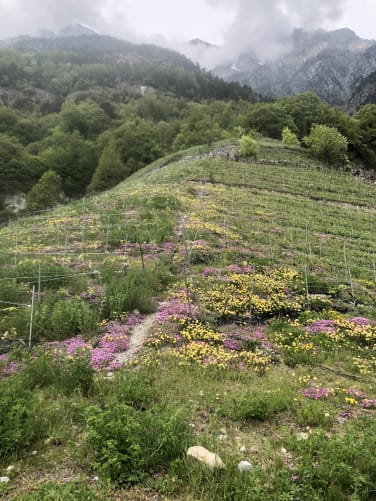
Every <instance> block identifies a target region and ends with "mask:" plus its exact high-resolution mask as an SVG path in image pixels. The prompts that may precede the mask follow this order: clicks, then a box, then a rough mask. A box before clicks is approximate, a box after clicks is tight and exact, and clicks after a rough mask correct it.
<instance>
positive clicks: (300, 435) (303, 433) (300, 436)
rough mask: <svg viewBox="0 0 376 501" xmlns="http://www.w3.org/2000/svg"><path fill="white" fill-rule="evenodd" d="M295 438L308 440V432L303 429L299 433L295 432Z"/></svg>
mask: <svg viewBox="0 0 376 501" xmlns="http://www.w3.org/2000/svg"><path fill="white" fill-rule="evenodd" d="M296 438H297V439H298V440H299V441H300V440H308V438H309V433H306V432H304V431H302V432H300V433H297V434H296Z"/></svg>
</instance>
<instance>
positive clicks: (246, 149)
mask: <svg viewBox="0 0 376 501" xmlns="http://www.w3.org/2000/svg"><path fill="white" fill-rule="evenodd" d="M239 143H240V155H241V156H242V157H254V158H257V157H258V155H259V153H260V147H259V145H258V144H257V141H256V140H255V139H253V138H252V137H251V136H242V137H241V138H240V141H239Z"/></svg>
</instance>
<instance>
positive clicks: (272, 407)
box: [221, 391, 291, 421]
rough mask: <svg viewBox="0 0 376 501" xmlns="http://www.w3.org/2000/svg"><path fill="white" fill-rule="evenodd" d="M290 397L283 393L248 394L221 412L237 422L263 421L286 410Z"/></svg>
mask: <svg viewBox="0 0 376 501" xmlns="http://www.w3.org/2000/svg"><path fill="white" fill-rule="evenodd" d="M290 401H291V396H290V395H289V394H288V392H287V391H284V392H268V393H266V392H262V391H254V392H249V393H247V394H246V395H244V396H243V397H242V398H239V399H237V400H233V401H232V402H231V403H230V405H228V406H226V407H225V408H223V409H221V412H222V413H223V414H224V415H225V416H227V417H229V418H230V419H235V420H237V421H250V420H253V419H255V420H257V421H265V420H266V419H268V418H269V417H271V416H272V415H273V414H275V413H277V412H281V411H284V410H286V409H287V408H288V406H289V404H290Z"/></svg>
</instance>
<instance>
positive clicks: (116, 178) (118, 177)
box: [87, 139, 130, 192]
mask: <svg viewBox="0 0 376 501" xmlns="http://www.w3.org/2000/svg"><path fill="white" fill-rule="evenodd" d="M129 174H130V171H129V169H127V167H126V166H125V165H124V164H123V162H122V161H121V158H120V155H119V153H118V151H117V149H116V145H115V143H114V141H113V140H112V139H111V140H110V141H109V142H108V144H107V145H106V146H105V148H104V150H103V152H102V155H101V156H100V159H99V163H98V167H97V168H96V170H95V172H94V175H93V178H92V180H91V182H90V184H89V186H88V188H87V191H88V192H95V191H104V190H108V189H109V188H112V187H113V186H116V185H117V184H118V183H120V181H123V179H125V178H126V177H127V176H128V175H129Z"/></svg>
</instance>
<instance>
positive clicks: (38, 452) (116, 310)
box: [0, 139, 376, 501]
mask: <svg viewBox="0 0 376 501" xmlns="http://www.w3.org/2000/svg"><path fill="white" fill-rule="evenodd" d="M234 151H236V146H232V145H231V144H229V143H227V144H222V145H215V146H214V147H213V148H212V150H211V151H210V152H208V151H206V150H205V149H204V148H196V149H193V150H190V151H187V152H183V153H180V154H178V155H175V156H174V157H171V158H167V159H163V160H160V161H158V162H156V163H154V164H152V165H150V166H149V167H147V168H145V169H143V170H141V171H138V172H137V173H136V174H134V175H133V176H132V177H131V178H129V179H127V180H126V181H125V182H124V183H122V184H120V185H118V186H117V187H116V188H115V189H113V190H111V191H109V192H106V193H104V194H101V195H98V196H95V197H91V198H85V199H83V200H81V201H80V202H76V203H75V204H72V205H69V206H65V207H59V208H58V209H56V210H54V211H48V212H45V213H40V214H34V215H32V216H30V217H27V218H22V219H18V220H14V221H11V222H10V224H9V225H8V226H7V227H5V228H3V229H2V230H1V232H0V237H1V238H0V260H1V261H0V262H1V267H0V307H1V311H0V333H1V334H2V340H1V345H0V347H1V349H2V353H3V355H1V360H2V374H3V379H2V381H1V386H2V391H3V389H4V392H3V394H4V396H3V397H0V405H1V406H2V415H4V419H3V418H0V430H1V431H2V433H1V438H0V461H1V464H2V466H3V468H4V475H8V476H9V480H10V481H9V482H8V483H3V484H0V492H2V491H1V489H3V492H4V496H5V498H8V499H25V500H26V499H27V500H28V499H43V496H44V498H45V499H47V498H48V496H50V498H51V499H52V498H53V499H82V500H84V499H85V500H86V499H94V498H95V499H98V498H99V499H155V498H153V496H155V495H158V496H159V499H178V500H199V499H200V500H201V499H203V500H206V499H207V500H218V501H219V500H246V499H249V500H251V499H252V500H267V499H281V500H282V499H283V500H290V499H291V500H292V499H302V500H303V499H307V500H316V499H317V500H319V499H334V498H336V499H361V500H363V499H373V496H374V495H375V480H376V478H375V471H376V468H375V466H376V465H375V458H374V455H373V451H374V448H375V445H376V444H375V442H376V427H375V420H374V412H375V410H374V409H375V407H376V400H375V367H376V361H375V360H376V359H375V339H376V314H375V284H376V257H375V250H376V232H375V221H376V217H375V214H376V212H375V211H376V207H375V194H376V187H375V185H373V184H371V183H368V182H366V181H363V180H361V179H358V178H355V177H352V176H350V175H349V174H347V173H344V172H338V171H335V170H328V169H326V168H325V167H324V166H322V165H319V164H315V165H312V161H311V160H310V159H309V158H308V156H306V153H305V151H304V150H301V149H300V148H298V147H286V146H282V145H281V143H279V142H277V141H273V140H266V139H265V140H262V141H261V154H260V158H259V159H258V160H257V161H241V159H240V160H239V158H237V155H236V154H235V155H234ZM155 312H156V314H155V315H154V316H153V317H151V316H150V314H152V313H155ZM152 322H153V323H152ZM144 327H145V328H144ZM146 327H147V328H146ZM136 331H137V334H136ZM140 332H142V336H141V337H139V334H140ZM132 334H135V336H136V335H137V339H140V346H138V347H137V348H138V350H135V349H134V344H135V343H134V339H133V338H132ZM132 339H133V341H132ZM132 343H133V344H132ZM141 343H143V345H142V346H141ZM130 344H131V345H132V351H131V353H132V355H131V357H130V356H126V355H125V356H124V354H125V353H126V352H127V350H128V349H129V346H130ZM27 348H28V349H27ZM29 348H30V349H29ZM15 396H16V397H15ZM14 402H17V406H18V407H17V409H16V410H15V404H14ZM21 408H22V409H23V412H20V411H19V409H21ZM10 418H12V421H13V428H12V430H16V431H12V434H11V431H10V428H9V424H7V423H8V422H9V419H10ZM2 419H3V420H2ZM365 430H367V433H366V434H365ZM190 445H203V446H205V447H207V448H208V449H210V450H212V451H213V452H215V453H217V454H219V456H220V457H221V458H222V460H223V462H224V463H225V465H226V467H227V468H226V469H216V468H214V469H210V468H208V467H207V466H206V465H203V464H201V463H199V462H195V460H193V459H191V458H189V457H188V458H187V457H186V455H185V453H186V450H187V449H188V447H189V446H190ZM242 460H247V461H248V462H249V463H250V464H251V467H247V468H248V471H247V472H242V471H239V469H238V463H239V462H240V461H242ZM9 465H11V466H14V468H10V469H8V470H6V468H7V466H9ZM62 472H63V473H62ZM109 481H110V483H109ZM51 496H52V497H51Z"/></svg>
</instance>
